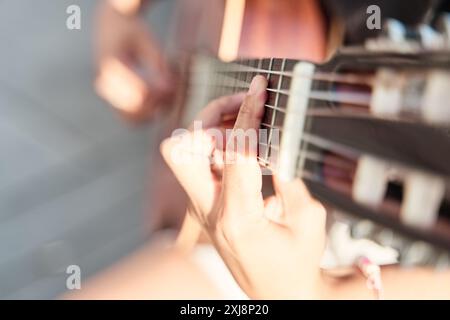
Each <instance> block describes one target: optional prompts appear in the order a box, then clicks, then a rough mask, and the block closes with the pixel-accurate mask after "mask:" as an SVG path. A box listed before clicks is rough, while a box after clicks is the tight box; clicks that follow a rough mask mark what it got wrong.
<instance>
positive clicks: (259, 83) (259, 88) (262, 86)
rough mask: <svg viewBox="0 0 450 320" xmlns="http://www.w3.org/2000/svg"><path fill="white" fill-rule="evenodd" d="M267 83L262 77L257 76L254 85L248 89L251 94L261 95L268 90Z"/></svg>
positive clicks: (251, 84)
mask: <svg viewBox="0 0 450 320" xmlns="http://www.w3.org/2000/svg"><path fill="white" fill-rule="evenodd" d="M266 86H267V81H266V79H265V78H264V77H262V76H256V77H254V78H253V80H252V83H250V88H249V89H248V93H249V94H259V93H261V92H263V91H265V90H266Z"/></svg>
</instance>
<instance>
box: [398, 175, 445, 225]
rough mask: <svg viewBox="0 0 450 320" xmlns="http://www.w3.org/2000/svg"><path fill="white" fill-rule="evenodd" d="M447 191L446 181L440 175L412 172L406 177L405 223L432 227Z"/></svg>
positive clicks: (403, 219) (402, 214)
mask: <svg viewBox="0 0 450 320" xmlns="http://www.w3.org/2000/svg"><path fill="white" fill-rule="evenodd" d="M444 193H445V182H444V181H443V179H441V178H440V177H438V176H435V175H431V174H428V173H424V172H419V171H415V172H411V173H409V174H407V176H406V179H405V192H404V198H403V202H402V207H401V219H402V221H403V222H404V223H405V224H408V225H411V226H414V227H418V228H430V227H432V226H433V225H434V224H435V222H436V220H437V215H438V210H439V206H440V204H441V202H442V199H443V197H444Z"/></svg>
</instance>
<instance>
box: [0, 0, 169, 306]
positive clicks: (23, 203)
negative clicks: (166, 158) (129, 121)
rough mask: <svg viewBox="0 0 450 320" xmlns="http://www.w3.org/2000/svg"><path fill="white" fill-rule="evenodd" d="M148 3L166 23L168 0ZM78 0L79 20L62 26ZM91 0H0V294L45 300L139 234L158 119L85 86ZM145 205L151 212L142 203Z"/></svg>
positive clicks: (138, 239)
mask: <svg viewBox="0 0 450 320" xmlns="http://www.w3.org/2000/svg"><path fill="white" fill-rule="evenodd" d="M164 2H165V4H159V5H158V6H159V7H160V8H159V9H157V11H156V12H154V14H153V13H152V15H153V19H152V23H154V24H156V27H157V29H158V30H164V25H163V24H164V23H166V22H167V21H168V17H167V16H168V15H169V14H170V8H169V7H168V6H167V4H168V3H170V2H171V1H164ZM71 4H77V5H79V6H80V7H81V12H82V28H81V30H79V31H77V30H74V31H70V30H68V29H67V28H66V18H67V14H66V8H67V7H68V6H69V5H71ZM96 4H97V1H92V0H39V1H35V0H0V298H3V299H4V298H52V297H55V296H56V295H57V294H59V293H61V292H62V291H64V290H65V284H66V277H67V275H66V273H65V268H66V266H67V265H69V264H77V265H79V266H80V267H81V271H82V279H85V278H86V277H88V276H89V275H91V274H93V273H95V272H96V271H98V270H100V269H102V268H104V267H106V266H108V265H109V264H110V263H112V262H114V261H116V260H117V259H118V258H120V257H122V256H124V255H126V254H127V253H129V252H130V251H131V250H133V249H134V248H136V247H137V246H138V245H139V244H141V243H142V242H143V241H144V238H145V236H146V235H145V232H144V230H143V229H144V228H143V226H145V222H143V221H148V219H147V218H146V217H145V215H146V214H151V213H149V212H144V208H148V207H149V206H148V203H146V202H145V201H146V199H147V198H148V197H147V196H146V189H145V184H146V183H147V179H149V178H150V179H151V175H152V173H151V172H149V171H148V163H149V162H150V161H151V152H150V151H151V150H155V149H156V146H157V145H156V142H155V139H154V136H155V133H156V132H157V130H158V128H156V127H155V126H153V125H150V126H146V127H141V128H132V127H130V126H127V125H125V124H124V123H123V122H122V121H121V119H120V118H119V117H118V116H117V114H115V113H113V112H112V110H111V109H110V108H109V106H107V105H106V103H104V102H103V101H101V100H100V99H99V98H98V97H97V96H96V94H95V93H94V91H93V88H92V80H93V76H94V66H93V62H92V59H91V54H92V45H91V44H92V27H93V21H92V19H93V14H94V9H95V6H96ZM145 211H148V210H145Z"/></svg>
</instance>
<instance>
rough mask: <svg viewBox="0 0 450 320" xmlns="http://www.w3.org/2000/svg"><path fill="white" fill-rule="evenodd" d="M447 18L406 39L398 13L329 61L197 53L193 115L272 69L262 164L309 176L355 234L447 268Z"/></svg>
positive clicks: (187, 117) (190, 90)
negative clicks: (438, 28)
mask: <svg viewBox="0 0 450 320" xmlns="http://www.w3.org/2000/svg"><path fill="white" fill-rule="evenodd" d="M444 17H446V19H448V16H444ZM446 21H447V24H446V26H447V29H444V30H443V33H442V34H439V33H437V32H436V33H435V34H433V37H434V38H433V39H432V40H433V41H431V40H430V35H429V33H428V38H427V36H426V34H425V31H423V30H422V31H420V32H422V37H421V38H419V39H421V41H422V42H421V43H417V41H416V42H415V41H413V40H411V39H407V38H406V36H405V34H406V32H404V33H403V36H404V37H403V38H402V37H400V40H399V39H398V32H399V30H398V28H399V27H401V26H399V23H398V22H396V21H391V22H390V30H389V29H388V30H387V32H385V33H384V34H383V35H382V36H380V37H379V38H378V39H372V40H371V41H370V42H368V43H366V46H365V47H343V48H342V49H341V50H339V51H338V52H337V53H336V54H335V55H334V56H333V57H332V58H331V59H330V60H328V61H327V62H325V63H322V64H317V63H316V64H315V63H312V62H308V61H299V60H293V59H279V58H267V59H241V60H235V61H233V62H230V63H225V62H223V61H219V60H217V59H215V58H211V57H208V56H196V57H193V58H192V63H191V65H190V68H189V75H188V76H189V81H188V82H189V85H188V86H187V88H186V107H185V108H184V113H183V119H184V121H185V123H188V122H190V121H191V119H192V117H193V115H194V114H196V113H197V112H198V110H199V109H200V108H201V107H203V106H205V105H206V104H207V102H208V101H210V100H211V99H213V98H215V97H218V96H222V95H225V94H231V93H234V92H238V91H242V90H246V89H247V88H248V86H249V83H250V81H251V79H252V78H253V77H254V76H255V75H258V74H259V75H263V76H265V77H267V79H268V89H267V93H268V98H267V101H266V104H265V114H264V117H263V120H262V123H261V131H264V132H265V134H264V135H260V142H259V155H258V159H259V161H260V164H261V166H262V167H264V168H266V169H267V170H268V171H269V172H276V173H277V174H278V175H279V176H280V177H281V178H283V179H293V178H295V177H301V178H302V179H303V180H304V182H305V183H306V185H307V187H308V188H309V190H310V192H311V193H312V195H313V196H314V197H316V198H317V199H318V200H320V201H322V202H324V203H325V204H327V205H329V206H331V207H332V208H334V211H335V212H338V215H339V219H344V220H345V221H346V223H347V224H348V225H349V226H350V229H351V232H352V236H353V237H356V238H369V239H373V240H376V241H377V242H379V243H381V244H383V245H387V246H391V247H394V248H395V249H396V250H398V251H399V253H400V257H399V260H400V262H404V263H405V264H432V265H435V266H437V267H438V268H447V267H448V266H449V263H450V258H449V253H450V183H449V176H450V167H449V165H448V164H449V163H450V131H449V128H450V51H449V49H450V38H449V34H450V32H449V29H448V26H449V25H450V24H449V23H448V21H449V20H446ZM388 27H389V24H388ZM392 29H394V30H392ZM428 31H430V30H428ZM420 32H419V33H420ZM393 35H396V36H397V38H395V39H394V36H393ZM430 42H431V43H432V45H430ZM437 44H438V45H437ZM383 48H387V49H383Z"/></svg>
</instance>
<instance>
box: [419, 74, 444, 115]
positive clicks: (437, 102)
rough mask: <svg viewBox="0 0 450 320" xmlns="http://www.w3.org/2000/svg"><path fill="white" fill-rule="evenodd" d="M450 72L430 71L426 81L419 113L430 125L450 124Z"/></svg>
mask: <svg viewBox="0 0 450 320" xmlns="http://www.w3.org/2000/svg"><path fill="white" fill-rule="evenodd" d="M448 101H450V72H445V71H437V70H436V71H431V72H430V73H429V74H428V76H427V80H426V85H425V90H424V95H423V100H422V108H421V112H422V115H423V117H424V119H425V120H426V121H428V122H431V123H450V108H449V106H448Z"/></svg>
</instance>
